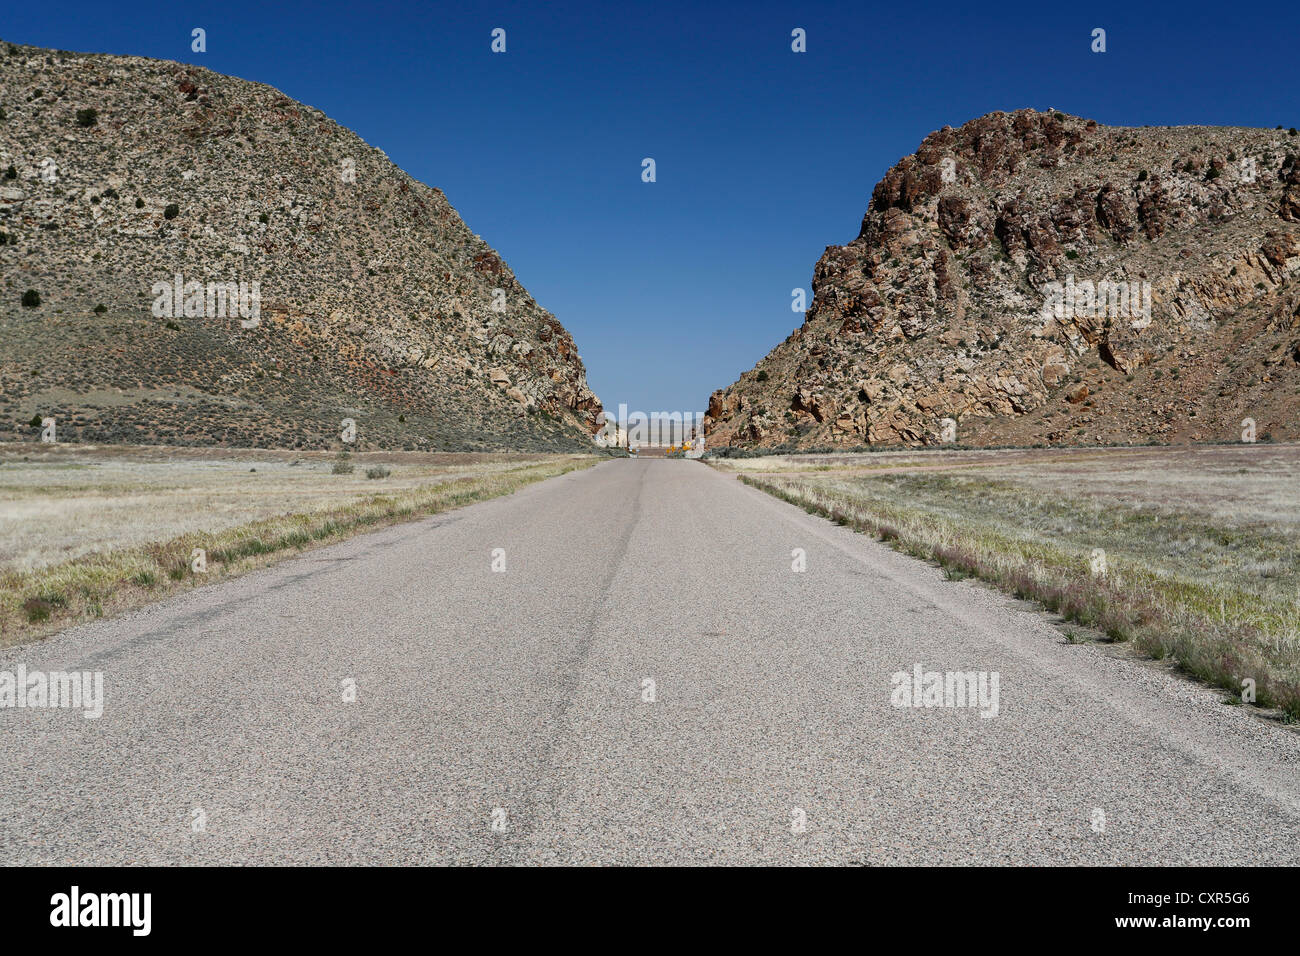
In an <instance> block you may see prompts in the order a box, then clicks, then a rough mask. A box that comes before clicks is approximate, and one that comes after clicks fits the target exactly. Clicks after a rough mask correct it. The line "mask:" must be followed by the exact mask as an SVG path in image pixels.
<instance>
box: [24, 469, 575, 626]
mask: <svg viewBox="0 0 1300 956" xmlns="http://www.w3.org/2000/svg"><path fill="white" fill-rule="evenodd" d="M596 462H597V459H596V458H594V457H588V456H555V457H554V458H552V459H550V460H544V461H536V460H531V461H525V462H523V463H520V462H518V461H516V460H505V461H501V462H492V463H485V464H476V465H475V466H473V468H472V471H473V472H474V473H472V474H461V475H456V474H452V475H442V476H440V477H439V478H437V480H431V476H426V477H425V478H424V480H417V481H413V482H412V481H408V482H407V483H405V485H404V486H403V487H400V488H395V489H392V490H388V491H386V492H385V493H381V494H375V493H370V494H360V495H358V494H350V495H347V496H346V497H344V498H343V499H341V500H338V501H335V502H333V503H327V504H322V503H321V502H320V501H319V500H317V499H316V498H315V497H314V496H312V497H310V499H309V502H308V504H309V507H307V508H304V509H302V510H293V511H288V512H286V513H281V514H275V515H272V516H268V517H258V518H256V519H255V520H252V521H245V522H242V523H232V524H226V525H224V526H222V527H219V528H217V529H215V530H210V531H209V530H187V531H185V532H184V533H181V534H177V535H174V536H171V537H168V538H166V539H165V540H160V541H152V542H146V543H133V544H130V545H127V546H124V547H108V548H101V549H98V550H95V551H92V552H90V553H85V554H81V555H78V556H77V557H74V558H71V559H69V560H65V561H61V562H55V563H50V564H40V565H37V566H35V567H26V568H17V567H12V566H11V567H10V568H8V569H6V570H3V571H0V645H5V644H13V643H18V642H20V641H25V640H30V639H34V638H38V637H41V636H44V635H47V634H50V633H53V632H54V631H57V630H59V629H62V628H64V627H67V626H69V625H70V624H73V623H76V622H78V621H80V620H85V619H89V618H97V617H102V616H105V615H108V614H113V613H117V612H120V611H122V610H125V609H128V608H132V607H137V606H139V605H141V604H145V603H147V602H150V601H153V600H157V599H158V598H161V597H163V596H166V595H167V594H170V593H173V592H175V591H177V590H180V589H183V588H188V587H193V586H196V585H199V584H203V583H209V582H212V581H217V580H221V579H223V578H227V577H231V576H233V575H237V574H241V573H244V572H246V571H248V570H251V569H253V568H256V567H261V566H263V565H266V564H269V563H271V562H273V561H275V560H278V559H279V558H281V557H284V556H287V555H288V554H292V553H296V552H299V551H303V550H305V549H308V548H311V547H315V546H318V545H322V544H327V543H330V542H334V541H339V540H342V539H344V538H346V537H349V536H351V535H353V534H357V533H359V532H362V531H367V530H372V529H374V528H379V527H383V526H385V525H388V524H393V523H396V522H399V521H405V520H410V519H413V518H419V517H424V516H426V515H431V514H437V513H439V512H442V511H448V510H451V509H453V508H459V507H462V506H464V505H467V504H472V503H473V502H476V501H484V500H486V499H488V498H494V497H497V496H499V495H505V494H510V493H512V492H514V491H517V490H518V489H520V488H522V487H524V486H525V485H529V484H532V483H533V482H537V481H543V480H545V479H547V478H553V477H556V476H558V475H563V474H566V473H568V472H571V471H574V470H577V469H581V468H587V467H590V466H591V465H594V464H596ZM329 480H336V481H337V480H339V479H329ZM360 482H361V483H362V486H364V483H365V482H366V479H365V478H361V479H360ZM371 487H373V485H371ZM248 507H249V508H250V509H260V508H262V507H264V502H261V501H259V500H258V499H257V498H256V495H255V494H252V493H250V495H249V501H248ZM196 548H198V549H202V550H203V551H204V552H205V555H206V570H205V571H202V572H196V571H195V570H194V567H193V563H192V556H193V554H194V550H195V549H196Z"/></svg>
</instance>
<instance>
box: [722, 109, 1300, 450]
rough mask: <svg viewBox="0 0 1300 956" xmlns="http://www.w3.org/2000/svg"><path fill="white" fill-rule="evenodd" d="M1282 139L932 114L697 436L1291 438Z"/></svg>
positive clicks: (1299, 340)
mask: <svg viewBox="0 0 1300 956" xmlns="http://www.w3.org/2000/svg"><path fill="white" fill-rule="evenodd" d="M1297 154H1300V139H1297V137H1296V131H1295V130H1294V129H1290V130H1283V129H1280V128H1279V129H1277V130H1260V129H1235V128H1217V127H1179V128H1152V127H1144V128H1141V129H1136V128H1135V129H1127V128H1119V127H1113V128H1110V127H1104V126H1100V125H1098V124H1097V123H1096V122H1094V121H1092V120H1085V119H1080V118H1077V117H1073V116H1067V115H1065V114H1062V113H1040V112H1036V111H1033V110H1021V111H1017V112H1015V113H992V114H989V115H987V116H984V117H981V118H979V119H976V120H973V121H971V122H969V123H967V124H965V125H964V126H962V127H961V128H960V129H952V128H950V127H945V128H944V129H941V130H939V131H938V132H936V133H932V134H931V135H930V136H928V137H927V138H926V139H925V141H924V142H923V143H922V144H921V147H920V149H918V150H917V152H916V154H915V155H913V156H908V157H907V158H905V159H903V160H902V161H901V162H899V163H898V165H896V166H895V167H893V168H892V169H891V170H889V172H888V173H887V174H886V175H885V177H884V178H883V179H882V180H881V181H880V182H879V184H877V186H876V188H875V191H874V192H873V194H872V197H871V202H870V205H869V207H868V209H867V213H866V216H865V217H864V219H863V221H862V229H861V231H860V233H859V234H858V237H857V238H856V239H855V240H853V241H852V242H850V243H849V244H848V245H844V246H831V247H829V248H827V250H826V252H825V254H824V255H823V256H822V257H821V259H820V261H819V262H818V263H817V267H816V270H815V272H814V275H813V286H812V288H813V293H814V294H813V299H812V303H811V307H810V308H809V309H808V311H807V313H806V315H805V318H804V322H803V325H802V326H800V327H799V328H798V329H796V330H795V331H794V332H793V333H792V334H791V335H790V336H789V338H787V339H786V340H785V341H784V342H782V343H781V344H780V345H778V346H777V347H776V348H774V349H773V350H772V351H771V352H770V353H769V354H768V355H767V357H766V358H764V359H763V360H762V361H761V362H759V363H758V365H757V366H756V367H755V368H754V369H753V370H751V371H749V372H746V373H744V374H743V375H742V376H741V377H740V379H739V381H737V382H736V383H734V384H733V385H731V386H730V387H728V388H726V389H722V390H720V391H717V392H715V393H714V394H713V396H712V397H711V399H710V402H709V413H708V418H706V420H705V426H706V430H707V432H706V433H707V435H708V440H709V446H710V447H713V448H717V447H718V446H719V445H724V446H725V445H733V446H766V447H778V446H780V447H787V446H788V447H809V446H817V445H846V446H848V445H868V444H886V445H892V444H902V445H918V444H930V443H938V442H940V441H941V440H942V439H943V438H944V437H947V438H949V439H950V440H951V439H953V438H955V440H956V441H957V442H958V443H961V444H968V445H995V444H1017V445H1028V444H1035V443H1049V444H1093V443H1108V444H1110V443H1117V444H1126V443H1145V442H1182V441H1231V440H1238V439H1239V438H1240V437H1241V433H1242V431H1243V426H1242V422H1243V420H1244V419H1246V418H1250V419H1252V420H1253V421H1254V423H1255V428H1256V433H1257V436H1258V437H1259V438H1260V439H1264V438H1265V437H1272V438H1275V439H1279V440H1280V439H1294V438H1297V437H1300V366H1298V363H1300V283H1298V282H1297V272H1300V160H1297ZM945 419H951V420H952V424H950V425H949V426H948V428H949V429H950V432H949V434H948V435H947V436H945V435H944V427H945V426H944V424H943V423H944V420H945ZM954 433H955V434H954Z"/></svg>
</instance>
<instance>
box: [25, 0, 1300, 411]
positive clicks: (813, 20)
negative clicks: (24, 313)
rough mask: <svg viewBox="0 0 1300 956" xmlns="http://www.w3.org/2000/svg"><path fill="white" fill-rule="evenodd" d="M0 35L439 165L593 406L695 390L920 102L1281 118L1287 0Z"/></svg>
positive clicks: (144, 17) (1095, 113)
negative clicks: (153, 69) (267, 108)
mask: <svg viewBox="0 0 1300 956" xmlns="http://www.w3.org/2000/svg"><path fill="white" fill-rule="evenodd" d="M194 27H202V28H204V29H205V30H206V31H207V52H206V53H194V52H191V49H190V31H191V30H192V29H193V28H194ZM497 27H500V28H502V29H504V30H505V31H506V52H505V53H504V54H494V53H492V52H491V49H490V47H491V31H492V30H493V29H494V28H497ZM1097 27H1101V28H1103V29H1105V30H1106V46H1107V49H1106V52H1105V53H1104V54H1098V53H1093V52H1092V51H1091V44H1092V31H1093V29H1094V28H1097ZM795 28H802V29H804V30H805V31H806V35H807V52H806V53H794V52H793V51H792V50H791V42H792V41H791V31H792V30H794V29H795ZM0 38H3V39H5V40H10V41H13V42H18V43H31V44H36V45H40V46H49V47H56V48H59V49H64V50H75V51H88V52H105V53H122V54H137V55H141V56H152V57H161V58H166V59H173V60H181V61H185V62H190V63H196V64H198V65H201V66H205V67H208V68H210V69H213V70H218V71H220V72H223V73H230V74H233V75H235V76H239V77H243V78H245V79H249V80H257V81H259V82H264V83H269V84H271V85H272V86H275V87H277V88H278V89H280V90H282V91H284V92H285V93H286V94H288V95H289V96H291V97H293V98H294V99H297V100H301V101H303V102H305V103H308V104H310V105H312V106H315V107H317V108H319V109H321V110H323V111H324V112H325V113H326V114H328V115H329V116H330V117H331V118H333V119H334V120H336V121H338V122H339V123H341V124H343V125H344V126H347V127H349V128H351V129H352V130H354V131H356V132H357V133H358V134H359V135H360V136H361V137H362V138H363V139H365V140H366V141H367V142H369V143H370V144H372V145H374V146H377V147H379V148H380V149H382V150H384V152H386V153H387V154H388V155H389V157H390V158H392V160H393V161H394V162H396V163H397V164H398V165H399V166H401V167H402V168H403V169H405V170H407V171H408V172H409V173H411V174H412V175H413V176H415V177H416V178H418V179H420V180H422V181H424V182H426V183H429V184H430V185H434V186H438V187H440V188H441V189H442V190H443V191H444V192H445V193H446V194H447V197H448V199H450V201H451V203H452V204H453V205H454V206H455V207H456V209H457V210H458V211H459V212H460V214H461V216H463V217H464V219H465V221H466V222H467V223H468V224H469V227H470V228H471V229H472V230H473V231H475V232H476V233H478V234H479V235H481V236H482V237H483V238H484V239H485V240H486V241H487V242H488V243H489V244H491V245H492V246H493V247H495V248H496V249H497V250H498V251H499V252H500V253H501V254H502V255H503V256H504V257H505V259H506V261H507V262H509V263H510V265H511V267H512V268H513V269H514V271H515V273H516V275H518V277H519V279H520V281H521V282H522V283H523V284H524V285H525V286H526V287H527V288H528V289H529V291H530V292H532V294H533V295H534V296H535V297H536V299H537V301H538V302H539V303H541V305H542V306H543V307H544V308H547V309H549V310H551V311H552V312H554V313H555V315H556V317H557V318H559V320H560V321H561V322H563V323H564V325H565V326H566V327H567V328H568V329H569V330H570V331H571V332H572V333H573V335H574V338H575V339H576V340H577V343H578V349H579V351H580V352H581V354H582V356H583V359H584V361H585V362H586V364H587V369H588V378H589V381H590V383H591V386H592V388H593V389H594V390H595V391H596V393H597V394H598V395H600V397H601V398H602V400H604V402H605V403H606V405H607V406H617V405H618V403H619V402H626V403H627V404H628V405H629V406H630V408H632V409H639V410H644V411H657V410H683V411H686V410H696V409H702V408H704V406H705V404H706V402H707V400H708V395H709V393H710V392H711V391H712V390H713V389H715V388H719V387H722V386H725V385H729V384H730V383H731V382H732V381H733V380H734V379H735V378H736V376H737V375H738V374H739V373H740V372H742V371H744V370H746V369H748V368H750V367H751V366H752V365H753V364H754V362H755V361H757V360H758V359H759V358H761V357H762V356H763V355H764V354H766V353H767V351H768V350H769V349H770V348H771V347H772V346H773V345H775V344H776V343H777V342H778V341H780V340H781V339H783V338H785V336H786V335H788V334H789V333H790V331H791V330H792V329H794V328H795V327H796V326H798V325H799V323H800V322H801V321H802V316H800V315H798V314H796V313H794V312H792V311H791V308H790V302H791V290H792V289H794V288H796V287H803V288H807V287H808V286H809V283H810V282H811V278H812V270H813V265H814V264H815V263H816V261H817V258H818V256H820V255H821V253H822V251H823V249H824V248H825V247H826V246H827V245H832V244H840V243H845V242H848V241H850V240H851V239H853V238H854V237H855V236H856V235H857V233H858V227H859V225H860V223H861V220H862V215H863V213H864V212H865V211H866V207H867V201H868V199H869V198H870V196H871V190H872V188H873V187H874V185H875V183H876V181H877V180H878V179H879V178H880V177H881V175H882V174H883V173H884V172H885V170H886V169H888V168H889V166H891V165H892V164H893V163H895V162H897V161H898V159H899V158H901V157H902V156H904V155H906V154H908V153H911V152H913V151H914V150H915V149H916V147H917V145H918V144H919V143H920V141H921V139H922V138H924V136H925V135H926V134H927V133H929V132H931V131H932V130H935V129H938V128H939V127H941V126H943V125H945V124H951V125H953V126H957V125H960V124H961V123H963V122H965V121H966V120H969V119H971V118H973V117H976V116H980V115H982V114H984V113H987V112H990V111H992V110H1012V109H1017V108H1020V107H1034V108H1036V109H1047V108H1048V107H1052V108H1055V109H1059V110H1064V111H1066V112H1069V113H1074V114H1077V115H1081V116H1086V117H1090V118H1093V119H1096V120H1098V121H1099V122H1102V123H1106V124H1115V125H1148V124H1149V125H1181V124H1213V125H1240V126H1267V127H1273V126H1276V125H1278V124H1279V123H1280V124H1283V125H1285V126H1288V127H1290V126H1300V84H1297V82H1296V63H1297V50H1300V4H1297V3H1295V2H1291V3H1280V2H1263V3H1259V2H1253V3H1236V4H1229V5H1223V4H1214V5H1210V4H1203V3H1195V2H1184V3H1140V2H1139V3H1135V2H1127V3H1087V4H1077V3H1064V4H1063V3H1053V2H1050V0H1049V2H1045V3H1033V4H1015V3H993V4H975V3H969V2H965V3H956V2H946V3H931V4H926V3H920V2H894V3H890V4H888V5H887V6H882V5H877V4H871V3H867V2H864V0H858V2H849V3H812V2H800V3H769V2H765V0H750V2H745V3H736V4H695V3H669V2H649V3H635V2H617V3H608V4H596V3H510V2H500V3H481V2H476V0H460V2H456V3H418V2H405V3H403V2H388V3H382V2H381V3H367V2H365V0H351V2H337V0H324V2H320V3H298V4H277V3H272V2H257V3H250V2H244V0H222V2H219V3H209V2H187V3H184V4H177V3H175V2H174V0H172V2H157V3H131V2H122V3H112V2H102V0H101V2H97V3H89V2H77V3H59V2H55V0H39V2H10V3H7V4H6V5H5V9H4V11H3V12H2V13H0ZM646 157H652V158H653V159H654V160H655V163H656V175H657V181H656V182H654V183H644V182H642V180H641V171H642V166H641V162H642V160H643V159H644V158H646Z"/></svg>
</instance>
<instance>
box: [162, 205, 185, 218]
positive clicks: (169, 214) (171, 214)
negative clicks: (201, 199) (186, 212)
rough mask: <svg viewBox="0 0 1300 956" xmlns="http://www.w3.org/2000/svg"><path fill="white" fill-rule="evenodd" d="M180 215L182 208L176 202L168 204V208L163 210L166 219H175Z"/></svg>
mask: <svg viewBox="0 0 1300 956" xmlns="http://www.w3.org/2000/svg"><path fill="white" fill-rule="evenodd" d="M180 214H181V207H180V206H178V205H177V204H176V203H174V202H172V203H168V204H167V208H166V209H164V210H163V218H164V219H175V218H176V217H177V216H179V215H180Z"/></svg>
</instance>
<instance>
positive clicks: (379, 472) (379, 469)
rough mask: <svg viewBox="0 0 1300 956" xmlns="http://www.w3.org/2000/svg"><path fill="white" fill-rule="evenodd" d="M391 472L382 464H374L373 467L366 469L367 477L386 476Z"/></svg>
mask: <svg viewBox="0 0 1300 956" xmlns="http://www.w3.org/2000/svg"><path fill="white" fill-rule="evenodd" d="M391 474H392V472H391V471H389V470H388V469H387V468H385V467H384V466H383V465H376V466H374V467H373V468H367V469H366V477H367V478H387V477H388V476H389V475H391Z"/></svg>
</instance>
